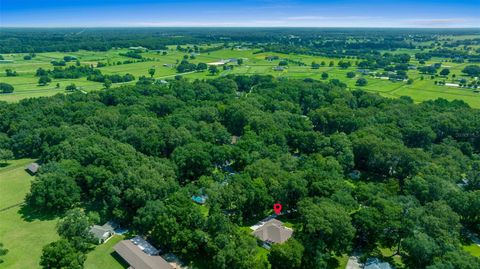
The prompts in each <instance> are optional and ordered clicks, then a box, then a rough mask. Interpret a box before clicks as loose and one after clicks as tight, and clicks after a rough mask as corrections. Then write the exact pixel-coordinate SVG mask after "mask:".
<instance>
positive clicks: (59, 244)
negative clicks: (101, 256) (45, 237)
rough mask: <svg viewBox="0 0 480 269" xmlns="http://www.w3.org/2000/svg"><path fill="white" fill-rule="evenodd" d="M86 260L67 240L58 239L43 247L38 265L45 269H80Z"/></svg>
mask: <svg viewBox="0 0 480 269" xmlns="http://www.w3.org/2000/svg"><path fill="white" fill-rule="evenodd" d="M86 258H87V257H86V256H85V255H84V254H83V253H81V252H80V251H78V250H76V249H75V248H74V247H73V246H72V245H71V243H69V242H68V241H67V240H65V239H60V240H58V241H55V242H52V243H50V244H48V245H46V246H45V247H43V250H42V257H41V258H40V265H41V266H42V268H45V269H81V268H83V263H84V262H85V260H86Z"/></svg>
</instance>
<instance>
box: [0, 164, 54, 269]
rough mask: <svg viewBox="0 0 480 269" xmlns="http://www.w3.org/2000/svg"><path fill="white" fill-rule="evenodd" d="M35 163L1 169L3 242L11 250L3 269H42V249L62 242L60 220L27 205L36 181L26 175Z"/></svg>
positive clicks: (0, 198)
mask: <svg viewBox="0 0 480 269" xmlns="http://www.w3.org/2000/svg"><path fill="white" fill-rule="evenodd" d="M32 161H33V160H31V159H21V160H15V161H10V162H9V163H8V165H7V166H0V167H1V168H0V220H1V221H0V242H2V243H3V244H4V247H5V248H7V249H8V253H7V255H6V256H4V257H3V260H4V261H5V262H4V263H2V264H1V265H0V267H1V268H6V269H7V268H8V269H17V268H18V269H24V268H39V267H40V265H39V261H40V256H41V253H42V247H43V246H44V245H46V244H48V243H50V242H52V241H55V240H57V239H58V235H57V233H56V229H55V225H56V223H57V219H55V218H51V217H50V216H46V215H41V214H37V213H35V212H33V211H32V210H31V209H30V208H28V207H27V206H24V205H23V201H24V198H25V195H26V194H27V193H28V191H29V188H30V183H31V181H32V180H33V177H32V176H30V175H29V174H28V173H27V172H25V167H26V165H27V164H29V163H31V162H32Z"/></svg>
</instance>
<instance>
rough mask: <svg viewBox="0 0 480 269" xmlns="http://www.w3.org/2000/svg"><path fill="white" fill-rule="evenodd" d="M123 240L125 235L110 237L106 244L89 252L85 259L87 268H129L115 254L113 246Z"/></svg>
mask: <svg viewBox="0 0 480 269" xmlns="http://www.w3.org/2000/svg"><path fill="white" fill-rule="evenodd" d="M121 240H123V236H121V235H115V236H113V237H112V238H110V239H109V240H108V241H107V242H106V243H105V244H102V245H99V246H97V247H96V248H95V249H94V250H93V251H91V252H90V253H88V255H87V260H86V261H85V269H98V268H108V269H124V268H128V265H127V264H125V263H124V262H123V261H121V259H118V258H119V257H118V256H116V255H115V254H114V250H113V246H115V245H116V244H117V243H118V242H120V241H121Z"/></svg>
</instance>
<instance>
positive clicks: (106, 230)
mask: <svg viewBox="0 0 480 269" xmlns="http://www.w3.org/2000/svg"><path fill="white" fill-rule="evenodd" d="M116 227H117V225H116V224H115V223H113V222H107V223H105V224H103V225H102V226H99V225H93V226H92V227H91V228H90V233H91V234H92V235H93V237H94V238H95V239H96V240H97V242H98V243H99V244H103V243H105V242H107V241H108V239H110V238H111V237H112V236H113V235H114V234H115V228H116Z"/></svg>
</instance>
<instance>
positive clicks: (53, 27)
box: [0, 25, 480, 30]
mask: <svg viewBox="0 0 480 269" xmlns="http://www.w3.org/2000/svg"><path fill="white" fill-rule="evenodd" d="M1 28H24V29H26V28H36V29H46V28H50V29H59V28H60V29H68V28H89V29H96V28H97V29H98V28H103V29H108V28H259V29H261V28H264V29H265V28H292V29H293V28H298V29H322V28H323V29H332V28H343V29H365V28H367V29H479V30H480V27H475V26H442V27H424V26H418V27H417V26H382V27H377V26H279V25H277V26H251V25H250V26H249V25H245V26H241V25H239V26H226V25H218V26H216V25H211V26H195V25H192V26H185V25H184V26H180V25H179V26H173V25H172V26H155V25H142V26H135V25H118V26H113V25H112V26H91V25H89V26H82V25H71V26H61V25H56V26H34V25H31V26H30V25H21V26H15V25H8V26H3V25H0V29H1Z"/></svg>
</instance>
